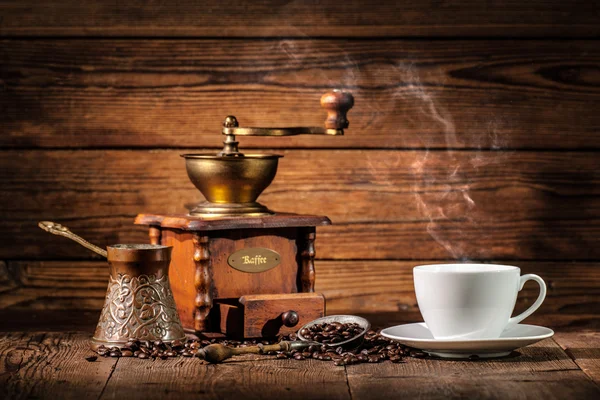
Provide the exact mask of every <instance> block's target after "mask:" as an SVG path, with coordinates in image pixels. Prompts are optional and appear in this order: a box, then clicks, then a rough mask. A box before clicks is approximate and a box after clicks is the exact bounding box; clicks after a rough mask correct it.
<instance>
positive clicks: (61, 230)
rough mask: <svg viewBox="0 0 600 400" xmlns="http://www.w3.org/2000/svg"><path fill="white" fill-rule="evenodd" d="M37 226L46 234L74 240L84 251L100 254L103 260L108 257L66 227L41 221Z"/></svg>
mask: <svg viewBox="0 0 600 400" xmlns="http://www.w3.org/2000/svg"><path fill="white" fill-rule="evenodd" d="M38 226H39V227H40V228H42V229H43V230H45V231H46V232H50V233H52V234H54V235H60V236H64V237H66V238H69V239H71V240H74V241H75V242H77V243H79V244H80V245H82V246H83V247H85V248H86V249H88V250H91V251H93V252H94V253H97V254H100V255H101V256H102V257H104V258H106V257H107V256H108V253H107V252H106V250H104V249H101V248H100V247H98V246H96V245H93V244H91V243H90V242H88V241H87V240H85V239H84V238H82V237H81V236H78V235H76V234H74V233H73V232H71V231H70V230H69V228H67V227H66V226H62V225H61V224H57V223H56V222H51V221H41V222H39V223H38Z"/></svg>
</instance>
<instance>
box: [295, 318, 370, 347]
mask: <svg viewBox="0 0 600 400" xmlns="http://www.w3.org/2000/svg"><path fill="white" fill-rule="evenodd" d="M363 332H364V328H362V327H361V326H360V325H359V324H357V323H354V322H351V323H347V324H342V323H341V322H332V323H330V324H328V323H323V324H315V325H311V326H310V327H308V328H302V329H301V330H300V332H299V333H300V335H301V336H302V337H303V338H305V339H308V340H313V341H315V342H319V343H323V344H336V343H341V342H345V341H347V340H350V339H352V338H354V337H356V336H358V335H360V334H361V333H363Z"/></svg>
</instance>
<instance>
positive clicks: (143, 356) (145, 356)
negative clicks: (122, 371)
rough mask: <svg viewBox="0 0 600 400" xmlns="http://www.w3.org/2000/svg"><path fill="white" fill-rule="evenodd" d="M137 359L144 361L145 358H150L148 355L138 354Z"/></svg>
mask: <svg viewBox="0 0 600 400" xmlns="http://www.w3.org/2000/svg"><path fill="white" fill-rule="evenodd" d="M137 357H138V358H140V359H142V360H144V359H146V358H150V356H149V355H148V354H146V353H140V354H138V356H137Z"/></svg>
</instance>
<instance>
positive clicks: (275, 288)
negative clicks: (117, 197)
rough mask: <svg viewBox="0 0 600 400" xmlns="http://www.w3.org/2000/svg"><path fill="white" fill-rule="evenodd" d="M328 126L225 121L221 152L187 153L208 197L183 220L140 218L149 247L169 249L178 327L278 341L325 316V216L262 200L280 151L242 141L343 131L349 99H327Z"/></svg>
mask: <svg viewBox="0 0 600 400" xmlns="http://www.w3.org/2000/svg"><path fill="white" fill-rule="evenodd" d="M321 105H322V106H323V107H324V108H325V109H326V110H327V113H328V115H327V119H326V121H325V126H324V127H289V128H250V127H240V126H239V124H238V122H237V120H236V118H235V117H233V116H229V117H227V118H226V119H225V122H224V123H223V130H222V134H223V135H225V140H224V142H223V143H224V147H223V149H222V151H220V152H219V153H217V154H216V155H215V154H183V155H182V157H183V158H184V159H185V163H186V168H187V173H188V176H189V178H190V180H191V181H192V183H193V184H194V185H195V186H196V187H197V188H198V189H199V190H200V192H201V193H202V194H203V195H204V197H205V198H206V201H204V202H202V203H200V204H198V205H197V206H196V207H195V208H193V209H192V210H191V211H190V212H189V213H188V214H187V215H184V214H181V215H171V214H152V215H149V214H140V215H138V216H137V218H136V220H135V223H136V224H138V225H147V226H149V236H150V243H152V244H162V245H164V246H172V247H173V253H172V263H171V268H170V273H169V280H170V282H171V287H172V291H173V295H174V298H175V302H176V304H177V310H178V312H179V316H180V319H181V323H182V325H183V327H184V329H185V330H186V331H187V332H191V333H195V334H197V335H203V336H214V334H224V335H227V336H228V337H238V338H242V337H244V338H258V337H274V336H277V335H280V334H282V335H284V334H289V333H292V332H295V331H296V330H297V329H298V327H299V326H302V325H303V324H305V323H307V322H309V321H311V320H314V319H316V318H319V317H322V316H323V315H324V314H325V299H324V297H323V296H322V295H321V294H318V293H314V286H315V267H314V258H315V235H316V227H317V226H324V225H330V224H331V221H330V220H329V218H327V217H325V216H315V215H298V214H289V213H277V212H274V211H271V210H269V209H268V208H267V207H265V206H264V205H262V204H260V203H258V202H257V201H256V199H257V198H258V196H259V195H260V194H261V193H262V191H263V190H264V189H266V188H267V187H268V186H269V184H270V183H271V181H272V180H273V178H274V177H275V173H276V171H277V163H278V159H279V158H280V157H282V156H281V155H277V154H245V153H242V152H240V151H239V149H238V142H237V141H236V136H292V135H333V136H336V135H343V134H344V129H345V128H347V127H348V120H347V118H346V113H347V111H348V110H349V109H350V108H352V106H353V105H354V98H353V97H352V95H351V94H350V93H347V92H343V91H339V90H334V91H333V92H330V93H326V94H325V95H323V96H322V97H321Z"/></svg>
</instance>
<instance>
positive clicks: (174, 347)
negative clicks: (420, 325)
mask: <svg viewBox="0 0 600 400" xmlns="http://www.w3.org/2000/svg"><path fill="white" fill-rule="evenodd" d="M362 332H363V329H362V328H361V327H360V326H358V325H357V324H339V323H333V324H321V325H315V326H313V327H311V328H310V329H309V331H308V332H304V331H301V332H300V333H301V335H302V336H303V337H304V338H306V339H309V340H313V341H318V342H320V343H323V344H321V345H316V344H315V345H311V346H309V347H307V348H305V349H303V350H292V351H290V352H284V351H277V352H275V351H271V352H268V353H266V354H268V355H273V356H276V357H277V358H278V359H293V360H298V361H300V360H306V359H309V358H310V359H315V360H321V361H333V363H334V364H335V365H338V366H344V365H352V364H359V363H379V362H382V361H385V360H389V361H391V362H393V363H399V362H402V360H403V358H404V357H414V358H425V357H427V355H426V354H425V353H423V352H421V351H418V350H414V349H411V348H408V347H406V346H404V345H402V344H400V343H397V342H393V341H392V340H390V339H387V338H385V337H383V336H381V335H380V334H379V333H377V332H376V331H374V330H370V331H368V332H366V333H365V335H364V341H363V342H362V344H360V345H359V346H358V347H356V348H354V349H345V348H344V347H342V346H335V344H336V343H340V342H343V341H345V340H347V339H346V338H348V339H351V338H352V337H354V336H355V335H357V334H360V333H362ZM297 339H298V335H296V334H291V335H289V336H282V337H279V338H278V339H277V340H272V341H269V340H244V341H238V340H227V339H212V340H189V341H187V342H181V341H178V340H175V341H173V342H170V343H167V342H163V341H162V340H156V341H148V340H138V339H130V340H129V342H127V343H126V344H125V345H124V346H123V347H120V348H119V347H110V348H109V347H105V346H100V347H99V348H98V350H97V352H98V354H99V355H100V356H104V357H137V358H140V359H156V358H160V359H163V360H166V359H168V358H172V357H198V358H202V354H201V352H199V351H198V350H200V349H201V348H202V347H205V346H208V345H210V344H215V343H219V344H222V345H224V346H230V347H247V346H256V345H259V344H263V345H268V344H274V343H278V342H279V341H281V340H289V341H294V340H297ZM332 340H335V342H332ZM326 341H328V342H326ZM90 361H91V360H90Z"/></svg>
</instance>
